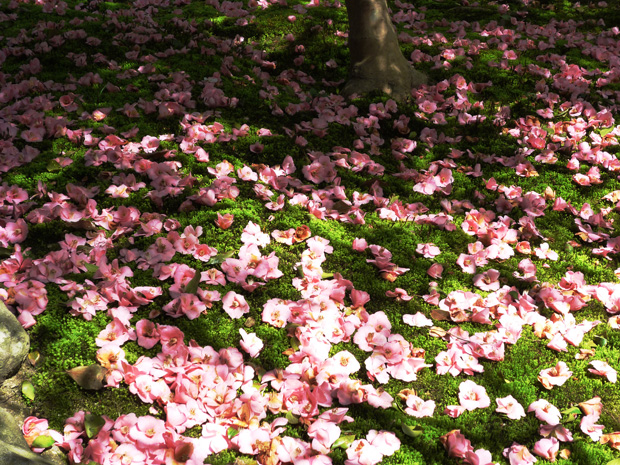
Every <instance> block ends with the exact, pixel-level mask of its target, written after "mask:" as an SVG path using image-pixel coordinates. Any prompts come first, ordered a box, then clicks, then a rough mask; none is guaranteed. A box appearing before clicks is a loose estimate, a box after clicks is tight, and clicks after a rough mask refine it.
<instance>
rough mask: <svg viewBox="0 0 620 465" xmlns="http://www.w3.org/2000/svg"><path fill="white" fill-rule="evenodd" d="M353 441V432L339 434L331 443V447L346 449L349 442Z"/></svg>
mask: <svg viewBox="0 0 620 465" xmlns="http://www.w3.org/2000/svg"><path fill="white" fill-rule="evenodd" d="M353 441H355V435H354V434H347V435H344V436H340V437H339V438H338V439H336V441H335V442H334V443H333V444H332V449H336V448H338V447H340V448H341V449H347V448H348V447H349V446H350V445H351V443H352V442H353Z"/></svg>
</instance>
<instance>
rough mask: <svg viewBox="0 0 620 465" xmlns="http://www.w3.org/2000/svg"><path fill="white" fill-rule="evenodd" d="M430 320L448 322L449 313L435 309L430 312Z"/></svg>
mask: <svg viewBox="0 0 620 465" xmlns="http://www.w3.org/2000/svg"><path fill="white" fill-rule="evenodd" d="M431 318H432V319H433V320H437V321H449V320H450V312H448V311H447V310H439V309H437V308H435V309H433V310H432V311H431Z"/></svg>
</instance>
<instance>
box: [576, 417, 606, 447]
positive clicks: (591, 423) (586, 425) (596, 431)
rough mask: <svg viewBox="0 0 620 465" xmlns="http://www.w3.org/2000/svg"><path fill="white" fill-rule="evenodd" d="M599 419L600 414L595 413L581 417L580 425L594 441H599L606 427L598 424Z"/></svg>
mask: <svg viewBox="0 0 620 465" xmlns="http://www.w3.org/2000/svg"><path fill="white" fill-rule="evenodd" d="M598 419H599V416H598V414H596V413H593V414H591V415H586V416H585V417H583V418H582V419H581V423H580V425H579V427H580V428H581V431H583V433H584V434H587V435H588V436H590V439H592V440H593V441H594V442H598V441H599V439H601V436H602V435H603V429H605V426H604V425H597V424H596V422H597V420H598Z"/></svg>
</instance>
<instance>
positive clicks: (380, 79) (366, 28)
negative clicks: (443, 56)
mask: <svg viewBox="0 0 620 465" xmlns="http://www.w3.org/2000/svg"><path fill="white" fill-rule="evenodd" d="M346 6H347V14H348V16H349V52H350V55H351V68H350V70H349V81H348V82H347V83H346V84H345V86H344V89H343V91H342V94H343V95H344V96H346V97H349V96H350V95H351V94H363V93H365V92H370V91H374V90H380V91H383V92H385V93H386V94H388V95H390V96H392V97H393V98H395V99H400V100H402V99H405V98H407V97H410V96H411V89H413V88H414V87H417V86H419V85H420V84H424V83H426V76H425V75H424V74H422V73H420V72H419V71H416V70H415V69H413V67H412V66H411V64H410V63H409V61H407V59H406V58H405V57H404V56H403V54H402V52H401V51H400V45H399V44H398V37H397V36H396V30H395V29H394V26H393V24H392V21H391V19H390V14H389V12H388V8H387V3H386V0H346Z"/></svg>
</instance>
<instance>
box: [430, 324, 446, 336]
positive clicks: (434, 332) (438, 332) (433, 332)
mask: <svg viewBox="0 0 620 465" xmlns="http://www.w3.org/2000/svg"><path fill="white" fill-rule="evenodd" d="M428 334H429V335H430V336H431V337H437V338H440V339H442V338H444V337H445V336H446V334H448V331H446V330H445V329H443V328H440V327H439V326H433V327H432V328H431V329H430V330H429V332H428Z"/></svg>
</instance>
